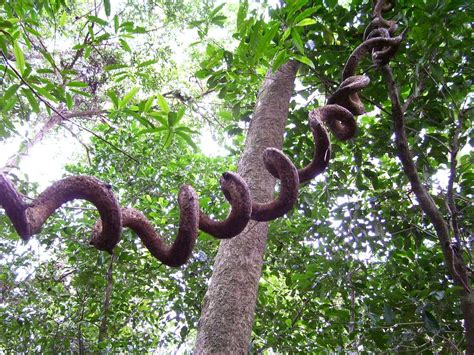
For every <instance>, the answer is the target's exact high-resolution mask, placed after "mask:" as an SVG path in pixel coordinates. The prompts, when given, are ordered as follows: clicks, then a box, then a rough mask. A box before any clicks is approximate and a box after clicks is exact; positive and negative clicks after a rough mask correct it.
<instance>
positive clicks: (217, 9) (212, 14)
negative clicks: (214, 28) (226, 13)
mask: <svg viewBox="0 0 474 355" xmlns="http://www.w3.org/2000/svg"><path fill="white" fill-rule="evenodd" d="M224 6H225V2H223V3H222V4H220V5H218V6H217V7H216V8H215V9H214V10H212V11H211V13H210V14H209V18H211V19H212V18H213V17H214V16H215V15H216V14H217V13H218V12H219V11H220V10H221V9H222V8H223V7H224Z"/></svg>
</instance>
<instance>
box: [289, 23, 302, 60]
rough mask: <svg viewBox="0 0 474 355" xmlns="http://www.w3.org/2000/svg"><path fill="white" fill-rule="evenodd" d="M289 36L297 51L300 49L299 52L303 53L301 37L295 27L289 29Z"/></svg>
mask: <svg viewBox="0 0 474 355" xmlns="http://www.w3.org/2000/svg"><path fill="white" fill-rule="evenodd" d="M291 38H292V39H293V43H294V44H295V46H296V48H297V49H298V51H300V53H301V54H304V44H303V40H302V39H301V36H300V34H299V33H298V31H297V30H296V29H295V28H293V29H292V30H291Z"/></svg>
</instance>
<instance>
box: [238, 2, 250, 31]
mask: <svg viewBox="0 0 474 355" xmlns="http://www.w3.org/2000/svg"><path fill="white" fill-rule="evenodd" d="M248 9H249V3H248V1H247V0H243V1H242V0H241V1H240V3H239V11H238V12H237V28H238V29H240V28H241V27H242V23H243V22H244V20H245V18H246V17H247V11H248Z"/></svg>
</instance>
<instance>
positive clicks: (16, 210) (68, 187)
mask: <svg viewBox="0 0 474 355" xmlns="http://www.w3.org/2000/svg"><path fill="white" fill-rule="evenodd" d="M392 1H393V0H377V1H374V12H373V20H372V22H371V23H370V24H369V26H367V28H366V31H365V33H364V42H363V43H362V44H361V45H359V46H358V47H357V48H356V49H355V50H354V51H353V52H352V54H351V55H350V56H349V59H348V60H347V62H346V65H345V67H344V71H343V75H342V83H341V84H340V86H339V88H338V89H337V90H336V91H335V92H334V93H333V94H332V95H331V96H330V97H329V99H328V102H327V105H325V106H322V107H318V108H316V109H314V110H313V111H311V112H310V113H309V127H310V129H311V132H312V134H313V137H314V142H315V147H314V155H313V159H312V161H311V162H310V163H309V164H308V165H307V166H306V167H304V168H302V169H297V168H296V167H295V166H294V164H293V163H292V162H291V160H290V159H289V158H288V157H287V156H286V155H285V154H283V152H281V151H280V150H278V149H275V148H267V149H266V150H265V151H264V153H263V163H264V165H265V167H266V169H267V170H268V171H269V173H270V174H271V175H273V176H274V177H275V178H277V179H279V180H280V192H279V195H278V197H277V198H275V199H274V200H272V201H270V202H266V203H257V202H255V201H252V198H251V194H250V190H249V188H248V186H247V183H246V182H245V181H244V180H243V179H242V178H241V177H240V176H239V175H238V174H236V173H232V172H226V173H224V174H223V175H222V177H221V179H220V183H221V189H222V191H223V193H224V196H225V197H226V199H227V200H228V201H229V203H230V205H231V211H230V213H229V215H228V216H227V218H226V219H225V220H223V221H216V220H213V219H212V218H211V217H209V216H207V215H206V214H204V212H202V211H201V210H200V208H199V198H198V196H197V195H196V192H195V191H194V189H193V188H192V187H191V186H189V185H183V186H182V187H181V189H180V193H179V197H178V203H179V208H180V213H181V214H180V223H179V230H178V235H177V237H176V239H175V241H174V243H173V244H172V245H171V246H167V245H166V243H165V242H164V240H163V239H162V237H161V236H160V235H159V234H158V233H157V232H156V231H155V229H154V227H153V225H152V224H151V223H150V222H149V221H148V219H147V218H146V217H145V215H144V214H143V213H141V212H140V211H138V210H136V209H133V208H121V207H120V205H119V203H118V202H117V199H116V198H115V195H114V194H113V192H112V190H111V186H110V185H107V184H105V183H103V182H101V181H100V180H98V179H96V178H94V177H90V176H71V177H67V178H65V179H62V180H60V181H57V182H55V183H54V184H53V185H51V186H50V187H48V188H47V189H46V190H45V191H44V192H42V193H41V194H40V195H39V196H38V197H37V198H36V199H34V200H33V201H32V202H29V203H27V202H25V201H24V199H23V197H22V195H21V194H20V193H19V192H18V191H17V189H16V188H15V186H14V185H13V184H12V183H11V182H10V181H9V180H8V179H7V177H6V176H5V175H3V174H0V206H2V207H3V208H4V210H5V212H6V214H7V216H8V217H9V218H10V220H11V221H12V223H13V226H14V227H15V229H16V231H17V232H18V234H19V235H20V237H21V238H22V239H23V240H25V241H26V240H28V239H29V238H30V237H31V236H32V235H34V234H36V233H38V232H39V231H40V229H41V226H42V225H43V223H44V222H45V221H46V219H47V218H48V217H49V216H50V215H51V214H53V213H54V211H55V210H56V209H58V208H59V207H61V206H62V205H63V204H64V203H66V202H68V201H72V200H75V199H82V200H87V201H89V202H91V203H92V204H93V205H94V206H95V207H96V208H97V210H98V211H99V214H100V220H99V221H98V222H97V223H96V225H95V226H94V228H93V232H92V239H91V241H90V244H91V245H93V246H94V247H95V248H97V249H99V250H103V251H108V252H110V253H111V252H112V250H113V248H114V247H115V246H116V245H117V243H118V242H119V240H120V235H121V233H122V228H123V227H127V228H130V229H132V230H133V231H134V232H135V233H136V234H137V235H138V236H139V237H140V239H141V240H142V242H143V244H144V245H145V247H146V248H147V249H148V250H149V251H150V253H151V254H152V255H153V256H154V257H156V258H157V259H158V260H160V261H161V262H162V263H164V264H166V265H169V266H173V267H178V266H181V265H183V264H184V263H185V262H186V261H187V260H188V259H189V257H190V256H191V254H192V249H193V247H194V244H195V242H196V238H197V236H198V233H199V230H202V231H204V232H206V233H208V234H210V235H212V236H214V237H215V238H219V239H228V238H232V237H235V236H237V235H238V234H239V233H241V232H242V231H243V230H244V228H245V227H246V226H247V224H248V222H249V221H250V220H251V219H252V220H255V221H258V222H261V221H271V220H274V219H276V218H278V217H281V216H283V215H285V214H286V213H287V212H289V211H290V210H291V209H292V208H293V205H294V204H295V202H296V200H297V197H298V187H299V185H300V184H303V183H306V182H308V181H310V180H311V179H313V178H314V177H316V176H317V175H319V174H321V173H322V172H323V171H324V170H325V169H326V168H327V166H328V164H329V159H330V155H331V152H330V142H329V135H328V133H327V131H326V129H325V128H324V126H323V124H325V125H326V126H327V127H328V128H329V129H330V130H331V131H332V132H333V134H334V135H335V136H336V138H338V139H341V140H348V139H351V138H353V137H354V135H355V133H356V121H355V118H354V116H358V115H361V114H363V113H364V112H365V111H364V106H363V104H362V102H361V100H360V98H359V95H358V91H360V90H362V89H363V88H365V87H366V86H368V85H369V82H370V79H369V78H368V77H367V76H365V75H356V74H355V72H356V69H357V65H358V64H359V62H360V60H361V59H362V57H363V56H364V55H365V54H366V53H371V56H372V61H373V63H374V64H375V65H377V66H381V65H384V64H386V63H387V62H388V61H389V60H390V59H391V58H392V57H393V55H394V54H395V52H396V51H397V50H398V48H399V46H400V43H401V42H402V40H403V37H404V34H405V32H402V33H401V34H400V35H398V36H394V34H395V31H396V30H397V25H396V23H395V21H388V20H385V19H384V18H383V17H382V12H385V11H389V10H391V9H392V8H393V2H392Z"/></svg>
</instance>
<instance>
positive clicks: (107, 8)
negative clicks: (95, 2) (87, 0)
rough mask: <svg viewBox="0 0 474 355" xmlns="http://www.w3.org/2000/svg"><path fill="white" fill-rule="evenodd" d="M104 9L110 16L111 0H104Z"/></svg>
mask: <svg viewBox="0 0 474 355" xmlns="http://www.w3.org/2000/svg"><path fill="white" fill-rule="evenodd" d="M104 11H105V15H106V16H107V17H109V16H110V0H104Z"/></svg>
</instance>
